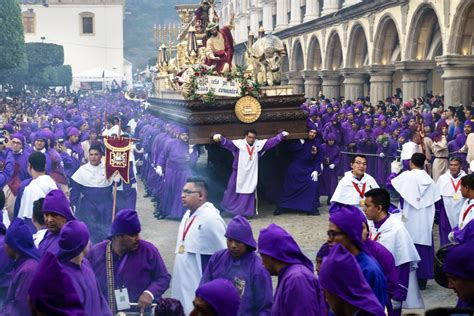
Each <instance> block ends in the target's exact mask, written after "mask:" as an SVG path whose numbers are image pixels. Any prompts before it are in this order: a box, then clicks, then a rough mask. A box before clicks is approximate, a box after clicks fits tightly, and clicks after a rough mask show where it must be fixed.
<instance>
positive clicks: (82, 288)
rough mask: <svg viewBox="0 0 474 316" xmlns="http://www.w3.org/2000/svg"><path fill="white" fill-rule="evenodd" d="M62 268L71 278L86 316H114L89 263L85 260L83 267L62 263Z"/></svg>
mask: <svg viewBox="0 0 474 316" xmlns="http://www.w3.org/2000/svg"><path fill="white" fill-rule="evenodd" d="M62 266H63V268H64V271H65V272H66V273H67V274H69V276H70V277H71V280H72V283H73V285H74V288H75V289H76V292H77V294H78V296H79V300H80V301H81V303H82V304H83V306H84V313H85V315H103V316H109V315H110V316H112V312H111V311H110V308H109V305H108V304H107V301H106V300H105V298H104V296H103V295H102V292H101V291H100V287H99V284H98V283H97V280H96V278H95V274H94V271H93V270H92V267H91V265H90V263H89V261H87V259H84V260H83V261H82V265H81V266H78V265H77V264H75V263H72V262H70V261H67V262H64V263H62Z"/></svg>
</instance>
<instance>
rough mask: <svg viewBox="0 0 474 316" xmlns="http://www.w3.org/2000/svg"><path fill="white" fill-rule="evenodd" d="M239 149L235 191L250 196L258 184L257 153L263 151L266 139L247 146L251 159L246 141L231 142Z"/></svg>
mask: <svg viewBox="0 0 474 316" xmlns="http://www.w3.org/2000/svg"><path fill="white" fill-rule="evenodd" d="M232 142H233V143H234V145H235V147H237V148H238V149H239V161H238V163H237V183H236V189H235V191H236V192H237V193H243V194H252V193H254V192H255V189H256V188H257V182H258V159H259V157H258V156H259V155H258V153H259V152H260V151H262V150H263V146H264V145H265V143H266V142H267V140H266V139H263V140H257V141H255V143H254V144H253V145H252V146H249V148H250V150H251V151H252V149H253V152H252V159H250V154H249V152H248V149H247V146H248V144H247V141H246V140H245V139H237V140H234V141H232Z"/></svg>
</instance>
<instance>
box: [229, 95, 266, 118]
mask: <svg viewBox="0 0 474 316" xmlns="http://www.w3.org/2000/svg"><path fill="white" fill-rule="evenodd" d="M260 114H262V106H261V105H260V102H259V101H258V100H257V99H255V98H254V97H251V96H245V97H242V98H240V99H239V100H238V101H237V103H236V104H235V116H237V118H238V119H239V121H241V122H243V123H253V122H255V121H256V120H258V119H259V117H260Z"/></svg>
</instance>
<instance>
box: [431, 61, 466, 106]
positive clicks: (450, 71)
mask: <svg viewBox="0 0 474 316" xmlns="http://www.w3.org/2000/svg"><path fill="white" fill-rule="evenodd" d="M436 62H437V64H438V65H439V66H441V68H442V69H443V75H442V76H441V78H443V80H444V104H445V106H451V105H453V106H457V105H459V104H462V105H469V104H471V100H472V96H473V93H474V91H473V90H472V83H473V81H474V56H472V55H471V56H463V55H451V56H439V57H436Z"/></svg>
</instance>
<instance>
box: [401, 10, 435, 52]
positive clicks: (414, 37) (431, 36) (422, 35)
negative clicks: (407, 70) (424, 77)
mask: <svg viewBox="0 0 474 316" xmlns="http://www.w3.org/2000/svg"><path fill="white" fill-rule="evenodd" d="M438 37H439V38H440V39H441V42H442V33H441V30H440V25H439V19H438V15H437V14H436V12H435V10H434V8H433V7H432V6H431V5H430V4H426V3H425V4H423V5H421V6H420V7H418V9H417V10H416V12H415V14H414V15H413V18H412V23H411V24H410V29H409V30H408V37H407V44H409V45H407V47H406V49H407V50H406V59H407V60H428V55H429V52H430V51H432V50H434V48H433V45H437V44H439V43H436V42H435V41H434V40H436V38H438ZM441 53H442V52H441ZM432 57H434V56H432Z"/></svg>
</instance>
